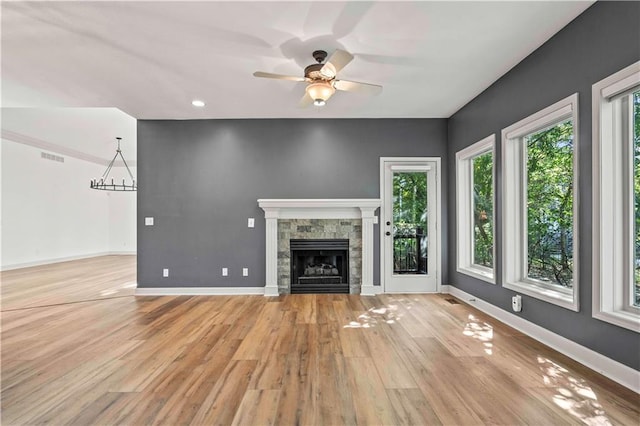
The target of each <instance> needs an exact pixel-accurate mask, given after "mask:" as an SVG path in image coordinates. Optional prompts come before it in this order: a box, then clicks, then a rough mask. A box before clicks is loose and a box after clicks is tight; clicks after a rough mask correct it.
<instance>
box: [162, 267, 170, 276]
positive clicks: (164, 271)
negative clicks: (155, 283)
mask: <svg viewBox="0 0 640 426" xmlns="http://www.w3.org/2000/svg"><path fill="white" fill-rule="evenodd" d="M162 276H163V277H165V278H167V277H168V276H169V269H168V268H164V269H163V270H162Z"/></svg>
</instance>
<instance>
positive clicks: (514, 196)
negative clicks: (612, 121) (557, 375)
mask: <svg viewBox="0 0 640 426" xmlns="http://www.w3.org/2000/svg"><path fill="white" fill-rule="evenodd" d="M568 119H570V120H571V122H572V127H573V171H572V172H573V173H572V176H573V284H572V288H571V289H568V288H567V289H565V288H562V287H560V286H557V285H554V284H546V283H543V282H541V281H537V280H534V279H531V278H529V277H528V275H527V271H526V264H527V237H528V232H527V173H526V164H527V157H526V155H527V150H526V147H524V141H523V139H524V137H526V136H528V135H530V134H532V133H535V132H538V131H540V130H544V129H547V128H550V127H552V126H555V125H557V124H559V123H561V122H563V121H566V120H568ZM579 146H580V145H579V122H578V94H577V93H574V94H573V95H571V96H568V97H566V98H564V99H562V100H560V101H558V102H556V103H555V104H553V105H550V106H549V107H547V108H544V109H543V110H541V111H538V112H537V113H535V114H532V115H530V116H528V117H526V118H524V119H522V120H520V121H518V122H517V123H514V124H512V125H510V126H508V127H506V128H504V129H502V257H503V258H502V280H503V283H502V286H503V287H505V288H508V289H510V290H514V291H516V292H518V293H523V294H526V295H528V296H531V297H534V298H536V299H540V300H543V301H545V302H548V303H551V304H554V305H557V306H561V307H563V308H566V309H569V310H572V311H575V312H578V311H579V310H580V305H579V288H580V282H579V279H578V278H579V274H578V272H579V255H578V254H579V248H580V244H579V243H580V241H579V240H580V235H579V233H578V222H579V220H578V218H579V216H578V213H579V211H578V206H579V204H580V203H579V193H580V192H579V182H578V166H579V158H578V152H579Z"/></svg>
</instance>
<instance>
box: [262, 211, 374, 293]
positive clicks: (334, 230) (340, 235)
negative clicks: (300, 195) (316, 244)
mask: <svg viewBox="0 0 640 426" xmlns="http://www.w3.org/2000/svg"><path fill="white" fill-rule="evenodd" d="M258 205H259V206H260V207H261V208H262V209H263V210H264V212H265V220H266V265H265V266H266V281H267V282H266V285H265V296H277V295H279V294H287V293H291V292H294V293H296V292H300V291H298V290H297V289H296V288H295V286H296V285H298V284H299V282H300V280H299V275H300V271H302V275H303V276H304V274H305V268H306V267H311V265H313V268H314V269H313V270H312V269H307V276H309V275H310V274H312V273H317V274H318V275H320V274H324V273H325V272H326V273H327V274H326V277H324V278H323V279H313V278H306V279H303V280H302V281H303V282H304V281H306V282H308V283H309V284H311V283H315V282H317V283H320V284H322V283H323V282H324V284H329V283H330V282H331V281H334V282H336V283H337V282H338V281H340V280H338V279H337V278H330V277H332V276H333V277H335V275H334V274H333V272H334V271H333V269H334V267H335V269H339V268H337V267H338V266H343V267H345V268H347V270H346V271H345V273H346V275H347V276H344V277H343V278H342V279H341V281H342V282H341V284H342V286H343V287H342V291H343V292H345V293H346V292H348V293H352V294H355V293H362V294H365V295H373V294H375V291H374V290H375V289H374V288H373V224H374V223H377V217H376V216H375V210H376V209H377V208H378V207H380V200H379V199H315V200H310V199H297V200H296V199H284V200H283V199H278V200H273V199H271V200H267V199H261V200H258ZM312 240H316V241H325V242H326V241H330V240H332V241H334V243H335V241H342V242H343V244H344V241H348V242H347V245H346V247H345V248H344V250H345V256H346V257H345V258H344V259H343V260H340V261H338V257H336V256H337V255H336V254H335V253H331V254H328V255H326V256H323V255H321V254H317V255H315V256H314V255H313V254H311V253H307V254H306V257H305V260H302V262H303V263H305V265H303V266H299V265H296V267H297V268H299V269H298V272H297V275H298V276H296V272H295V271H294V270H293V269H292V267H293V266H294V263H295V259H292V251H291V242H292V241H294V247H295V246H296V244H302V245H304V244H309V241H312ZM334 243H331V244H334ZM326 244H328V243H326ZM329 248H330V247H326V248H324V250H328V249H329ZM322 250H323V249H322V248H321V249H320V251H322ZM341 250H342V249H341ZM337 263H340V265H338V264H337ZM300 268H302V269H300ZM318 268H320V269H318ZM316 278H317V277H316ZM292 279H293V281H294V289H293V291H292ZM345 281H346V282H345ZM308 287H312V286H308ZM321 287H322V286H321ZM302 292H315V291H312V289H310V291H302ZM317 292H324V290H322V291H317Z"/></svg>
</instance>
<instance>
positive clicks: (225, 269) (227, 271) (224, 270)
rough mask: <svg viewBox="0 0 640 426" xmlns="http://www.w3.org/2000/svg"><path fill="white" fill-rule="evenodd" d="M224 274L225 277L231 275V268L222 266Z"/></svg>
mask: <svg viewBox="0 0 640 426" xmlns="http://www.w3.org/2000/svg"><path fill="white" fill-rule="evenodd" d="M222 276H223V277H227V276H229V268H222Z"/></svg>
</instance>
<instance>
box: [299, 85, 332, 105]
mask: <svg viewBox="0 0 640 426" xmlns="http://www.w3.org/2000/svg"><path fill="white" fill-rule="evenodd" d="M306 91H307V94H308V95H309V96H310V97H311V99H313V104H314V105H316V106H323V105H324V104H326V103H327V100H328V99H329V98H330V97H331V96H332V95H333V94H334V93H335V92H336V89H335V88H334V87H333V86H332V85H331V83H329V82H326V81H317V82H315V83H311V84H309V85H308V86H307V88H306Z"/></svg>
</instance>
